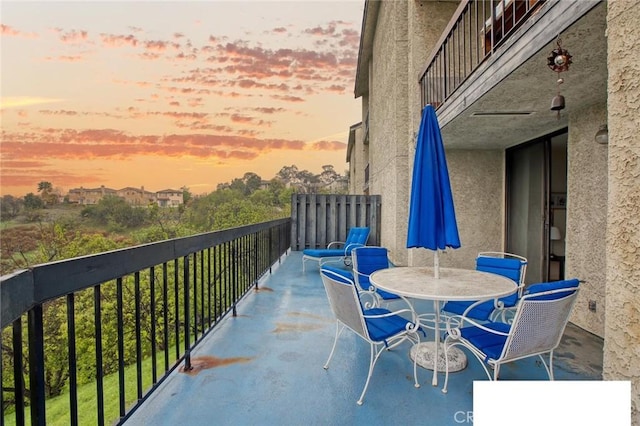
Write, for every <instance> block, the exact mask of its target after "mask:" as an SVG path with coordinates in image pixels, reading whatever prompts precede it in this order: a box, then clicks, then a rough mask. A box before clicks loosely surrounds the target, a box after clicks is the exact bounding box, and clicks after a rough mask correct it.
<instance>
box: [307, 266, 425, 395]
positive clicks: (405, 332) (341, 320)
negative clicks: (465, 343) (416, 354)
mask: <svg viewBox="0 0 640 426" xmlns="http://www.w3.org/2000/svg"><path fill="white" fill-rule="evenodd" d="M320 276H321V277H322V283H323V284H324V288H325V291H326V292H327V298H328V299H329V305H330V306H331V310H332V311H333V314H334V315H335V317H336V334H335V338H334V340H333V347H332V348H331V353H330V354H329V358H328V359H327V362H326V363H325V365H324V369H325V370H327V369H328V368H329V363H330V362H331V358H332V357H333V354H334V352H335V349H336V345H337V343H338V338H339V337H340V335H341V334H342V331H343V330H344V329H345V328H348V329H350V330H351V331H353V332H354V333H355V334H356V335H358V336H360V337H361V338H362V339H363V340H364V341H366V342H367V343H369V346H370V357H369V372H368V374H367V379H366V382H365V384H364V388H363V389H362V393H361V394H360V398H359V399H358V401H357V404H358V405H362V403H363V400H364V395H365V393H366V392H367V388H368V386H369V381H370V380H371V375H372V373H373V369H374V367H375V365H376V362H377V361H378V358H379V357H380V355H381V354H382V352H383V351H385V350H389V349H392V348H394V347H396V346H398V345H400V344H401V343H403V342H405V341H409V342H412V343H414V344H417V343H419V342H420V337H419V336H418V333H417V331H418V330H419V327H418V325H417V316H416V313H415V312H414V311H413V310H412V309H409V308H407V309H401V310H397V311H393V312H392V311H390V310H388V309H385V308H371V309H364V308H363V307H362V304H361V303H360V298H359V296H358V291H357V289H356V286H355V284H354V282H353V281H351V280H349V279H348V278H346V277H345V276H344V275H340V274H337V273H335V272H333V271H330V270H327V269H321V270H320ZM400 314H403V315H407V316H410V318H411V320H408V319H406V318H404V317H402V316H400ZM413 378H414V382H415V387H420V385H419V383H418V377H417V371H416V363H415V361H414V363H413Z"/></svg>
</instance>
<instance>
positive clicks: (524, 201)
mask: <svg viewBox="0 0 640 426" xmlns="http://www.w3.org/2000/svg"><path fill="white" fill-rule="evenodd" d="M567 136H568V135H567V129H563V130H560V131H558V132H555V133H553V134H550V135H547V136H544V137H542V138H540V139H537V140H534V141H531V142H527V143H524V144H522V145H518V146H516V147H513V148H509V149H508V150H507V151H506V172H507V176H506V182H507V188H506V191H507V206H506V211H507V229H506V240H507V241H506V250H507V251H508V252H510V253H515V254H519V255H521V256H525V257H526V258H527V260H528V261H529V264H528V266H527V276H526V280H525V281H526V282H527V283H528V284H531V283H536V282H543V281H549V280H557V279H563V277H564V235H566V210H565V208H566V199H567ZM551 227H553V228H554V232H553V234H551Z"/></svg>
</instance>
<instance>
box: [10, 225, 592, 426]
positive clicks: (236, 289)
mask: <svg viewBox="0 0 640 426" xmlns="http://www.w3.org/2000/svg"><path fill="white" fill-rule="evenodd" d="M290 229H291V228H290V221H289V220H288V219H287V220H282V221H275V222H270V223H267V224H256V225H252V226H249V227H243V228H237V229H234V230H228V231H221V232H219V233H211V234H203V235H201V236H194V237H190V238H188V239H180V240H172V241H170V242H162V243H161V244H159V245H151V246H154V247H153V250H151V248H150V247H147V246H142V247H138V248H132V249H130V250H127V251H125V252H124V253H122V252H111V253H104V254H102V255H98V256H92V257H88V258H79V259H75V260H73V261H71V263H69V262H61V263H59V264H49V265H48V266H47V268H48V270H47V271H45V270H44V269H40V270H38V269H37V268H36V269H35V270H34V271H32V277H33V279H34V282H36V283H38V282H40V283H43V282H45V281H46V282H47V283H49V284H51V285H50V286H49V288H48V289H42V288H38V287H37V286H36V287H32V289H33V288H36V289H37V291H35V292H34V293H33V294H31V296H33V297H35V299H34V300H36V301H37V300H40V299H41V300H44V299H51V298H52V297H61V298H62V299H60V300H63V301H65V302H66V303H67V304H69V303H71V304H72V305H73V303H74V300H75V301H76V302H79V301H80V297H79V296H78V297H75V298H74V296H73V293H66V291H67V290H62V289H61V288H60V287H59V285H61V283H63V282H74V283H75V285H79V284H80V283H83V282H85V281H86V282H88V281H92V283H91V284H90V285H89V291H90V292H91V294H92V298H91V299H90V300H91V302H92V303H91V304H90V305H89V306H87V307H86V309H89V310H91V311H93V313H92V316H93V317H94V318H95V331H94V334H95V336H97V337H96V338H95V345H96V347H95V349H93V350H92V351H91V352H92V353H93V354H94V355H95V365H94V367H95V374H96V375H97V376H96V380H95V381H94V382H93V383H91V384H90V385H88V386H89V387H90V388H91V389H92V393H93V396H92V398H93V399H94V401H95V404H94V406H93V408H92V409H93V415H94V417H93V418H94V421H92V422H91V423H96V424H104V423H112V422H117V423H122V424H130V425H135V424H188V425H197V424H202V425H205V424H206V425H208V424H302V423H309V422H312V423H313V422H314V421H316V420H317V421H319V422H321V423H322V424H344V423H345V422H347V423H351V424H416V423H418V422H421V423H424V422H428V423H430V424H456V423H458V419H457V417H456V416H460V415H461V414H460V413H467V412H470V411H472V408H473V399H472V386H473V385H472V381H473V380H486V379H485V376H484V373H483V371H482V369H481V367H480V366H479V365H478V364H477V363H475V362H474V360H472V359H470V360H469V361H470V362H469V365H468V367H467V368H466V369H464V370H463V371H461V372H458V373H455V374H454V375H453V376H451V378H450V385H449V388H450V389H449V393H448V394H446V395H445V394H443V393H442V392H441V391H440V388H435V387H432V386H431V384H430V380H431V379H430V377H431V376H430V372H429V371H427V370H423V369H421V370H420V371H419V380H420V383H421V384H422V386H421V388H419V389H415V388H414V387H413V382H412V363H411V361H410V360H409V358H408V355H407V353H408V352H407V350H408V347H407V346H401V347H399V348H397V349H395V350H393V352H392V353H390V354H386V355H385V356H384V357H382V358H381V359H380V361H379V362H378V364H377V366H376V370H375V372H374V375H373V378H372V381H371V386H370V389H369V391H368V393H367V395H366V398H365V402H364V405H363V406H358V405H356V403H355V402H356V400H357V398H358V396H359V393H360V391H361V389H362V385H363V383H364V379H365V377H366V373H367V365H366V364H365V363H362V362H361V361H362V359H363V358H364V359H368V356H369V353H368V350H369V349H368V347H367V346H366V345H365V344H363V342H361V341H360V340H359V339H357V338H355V337H354V336H352V335H349V334H345V335H343V336H342V338H341V342H340V346H339V351H338V352H337V354H336V355H335V356H334V359H333V362H332V365H331V368H330V369H329V370H327V371H325V370H324V369H323V368H322V366H323V365H324V362H325V360H326V357H327V355H328V353H329V350H330V348H331V343H332V339H333V333H334V330H335V328H334V322H333V320H332V315H331V312H330V310H329V306H328V303H327V301H326V296H325V294H324V289H323V286H322V283H321V280H320V277H319V274H318V273H317V271H316V270H314V269H313V268H311V269H309V270H308V271H307V272H306V273H302V265H301V252H298V251H293V252H291V251H289V250H288V247H289V245H288V243H289V239H288V235H290V234H288V233H289V232H290ZM198 242H199V243H198ZM187 243H188V244H187ZM169 247H171V250H168V249H169ZM160 248H162V250H159V249H160ZM188 253H191V254H188ZM228 255H231V256H228ZM163 257H166V260H162V258H163ZM145 258H146V259H147V260H144V261H143V260H142V259H145ZM108 259H110V261H108V262H106V263H105V261H106V260H108ZM234 259H235V260H234ZM159 260H162V261H161V263H160V264H159V265H160V266H159V267H158V266H141V262H142V263H145V264H149V263H150V264H152V265H155V262H158V261H159ZM183 262H184V263H183ZM61 264H65V265H66V266H65V267H64V268H62V266H61ZM134 264H135V267H134V266H133V265H134ZM165 264H166V267H165V266H164V265H165ZM149 267H150V268H151V270H150V271H149V272H150V273H149V275H148V277H156V279H155V282H156V285H157V288H156V285H151V287H150V289H153V288H155V289H156V293H155V296H154V295H153V294H154V293H151V299H150V300H156V301H157V302H156V303H155V304H153V303H151V304H148V305H146V304H145V300H146V299H145V298H146V297H149V294H148V293H146V292H143V291H141V290H140V289H141V288H144V287H145V286H147V285H148V284H149V283H153V282H154V279H151V278H150V279H149V280H144V279H141V275H144V273H141V272H140V271H147V270H148V269H147V268H149ZM173 267H175V268H176V269H175V272H173V271H172V268H173ZM105 268H106V269H105ZM165 268H166V269H167V270H168V272H161V271H163V270H165ZM132 269H133V270H137V271H138V273H136V272H133V280H132V281H131V282H129V278H128V274H129V272H130V270H132ZM64 271H66V272H64ZM105 271H111V274H112V275H113V277H114V278H115V283H113V284H111V283H110V280H111V278H112V277H109V276H107V275H105ZM43 272H48V275H42V273H43ZM63 272H64V273H63ZM27 275H28V274H27ZM74 276H75V277H76V279H75V280H74V278H73V277H74ZM78 277H80V278H79V279H78ZM98 282H99V283H102V284H99V285H98V284H97V283H98ZM25 283H27V286H28V281H24V280H23V281H22V282H21V284H22V285H25ZM56 283H57V284H58V287H56V285H53V284H56ZM185 283H186V285H185ZM203 283H205V284H204V285H203ZM211 283H216V285H213V286H212V285H210V284H211ZM12 284H15V282H12V281H11V280H10V279H7V278H6V277H3V281H2V297H3V299H2V303H3V304H2V307H3V312H2V315H3V316H2V325H3V331H5V329H4V328H5V327H7V328H8V329H10V328H13V334H12V339H11V340H12V342H9V341H3V346H5V345H8V346H9V347H13V348H14V349H15V350H19V349H18V348H21V347H22V346H23V345H22V343H24V344H25V345H26V344H27V343H28V345H26V346H28V350H24V352H23V357H24V358H25V359H27V360H28V365H29V366H31V368H30V369H29V370H30V371H33V372H34V373H30V374H29V375H27V378H28V379H27V380H24V381H22V382H20V380H22V379H19V380H18V383H16V384H15V389H19V391H18V392H17V393H16V394H14V393H13V392H11V391H10V390H9V386H7V383H6V382H5V384H4V389H3V393H2V401H3V416H4V417H5V422H6V424H14V422H15V424H25V423H29V418H30V420H31V422H30V423H31V424H45V423H47V422H48V423H53V419H52V418H51V417H50V416H51V413H49V411H48V409H49V407H50V404H51V403H52V401H50V400H49V399H47V398H45V389H44V388H43V387H42V385H43V383H44V374H45V371H47V365H46V364H45V361H44V360H46V356H47V354H45V353H44V345H43V342H42V340H43V338H47V337H48V336H47V335H46V333H44V335H43V324H42V309H43V304H42V303H35V305H34V304H33V301H34V300H31V301H27V296H29V295H28V294H27V292H25V291H21V290H18V289H17V287H12V288H13V289H14V291H13V292H12V293H9V287H10V286H11V285H12ZM85 284H86V283H85ZM110 285H114V286H115V287H118V288H120V289H121V290H123V289H132V290H133V291H134V292H133V293H132V295H131V297H123V296H122V291H116V292H114V293H113V295H112V294H111V293H110V292H111V289H110V288H109V286H110ZM165 290H169V292H170V293H171V292H174V291H175V292H176V293H180V294H183V295H184V299H181V300H182V303H181V304H180V306H177V305H176V306H171V309H169V310H166V309H164V306H167V303H166V300H167V299H166V297H167V295H166V291H165ZM152 291H153V290H152ZM56 293H59V294H58V296H56V295H55V294H56ZM70 295H71V296H70ZM125 295H126V292H125ZM8 296H10V297H11V299H10V300H9V302H11V303H8V302H7V300H6V297H8ZM16 296H18V297H16ZM111 296H115V301H113V300H111V299H110V298H111ZM128 299H133V300H132V301H131V300H128ZM178 299H180V298H178ZM178 299H176V300H178ZM69 300H71V302H69ZM116 302H117V303H116ZM129 302H131V303H132V305H131V306H133V308H134V309H133V314H135V315H134V316H133V317H126V318H128V319H126V320H124V319H121V320H119V321H118V324H119V326H118V328H119V330H120V331H119V332H118V333H117V334H116V335H115V336H113V335H109V336H110V337H113V340H108V338H110V337H108V336H107V334H108V333H107V332H106V330H103V327H102V326H101V324H102V323H103V321H104V318H105V316H108V315H115V316H117V317H118V318H122V312H123V310H122V306H126V305H127V304H128V303H129ZM47 303H49V302H47ZM109 303H110V304H109ZM9 305H10V306H11V307H12V308H11V311H10V312H7V311H6V310H5V308H6V307H7V306H9ZM21 305H24V306H26V307H27V309H25V310H24V311H25V312H27V315H26V316H27V317H28V321H27V325H26V328H27V329H28V331H29V333H28V336H24V342H21V340H20V339H22V337H23V333H21V330H22V327H23V325H24V324H22V323H21V322H20V319H19V318H18V319H17V320H15V319H14V316H15V314H14V312H15V309H14V308H15V307H16V306H18V307H19V306H21ZM107 305H108V309H107V308H106V306H107ZM154 306H157V312H156V309H155V308H154ZM48 308H49V307H47V306H46V305H45V306H44V309H48ZM416 308H417V309H418V310H420V311H422V312H428V311H429V310H431V309H432V308H431V303H426V302H425V303H420V302H418V303H417V304H416ZM61 309H64V308H61ZM174 309H175V312H176V314H175V316H174V315H173V312H174ZM70 311H71V312H74V310H73V309H71V310H70ZM125 311H126V309H125ZM18 312H22V311H18ZM75 312H77V310H76V311H75ZM154 312H155V313H154ZM19 317H20V316H19ZM68 318H70V321H69V323H68V324H66V325H65V328H66V329H68V330H69V335H74V333H76V331H75V329H79V328H80V327H84V326H88V325H87V324H76V325H75V329H74V325H73V323H74V320H73V315H71V316H69V317H68ZM151 318H156V319H157V321H156V323H157V324H158V327H159V328H158V329H157V330H156V329H155V328H153V327H151V331H149V333H148V334H145V336H147V338H148V339H151V340H153V341H155V342H156V345H151V348H152V349H150V350H149V351H147V349H148V348H149V342H145V341H143V339H141V337H140V333H141V332H142V330H143V329H144V330H146V326H144V324H149V325H150V324H154V322H153V321H152V322H150V323H149V322H146V321H148V320H149V319H151ZM167 318H168V319H167ZM129 323H133V325H135V327H134V328H133V329H130V328H129V326H130V325H132V324H129ZM174 323H175V327H173V326H171V324H174ZM11 325H13V327H12V326H11ZM45 326H46V324H45ZM90 327H93V325H91V326H90ZM131 330H133V331H131ZM9 334H10V333H9ZM5 335H6V334H5ZM16 340H17V342H16ZM73 341H74V339H70V340H69V344H68V347H69V356H68V357H69V366H70V367H69V368H70V371H71V374H70V379H69V387H68V389H69V390H70V392H68V393H65V394H63V395H62V396H61V397H59V398H63V399H64V400H65V401H68V409H67V410H66V413H68V414H67V415H68V416H69V417H68V418H66V419H64V420H62V421H60V420H58V421H59V422H61V423H65V424H66V423H69V424H78V422H77V415H78V413H77V408H78V405H77V404H78V399H77V391H78V386H77V385H76V384H75V382H76V379H72V378H71V377H72V376H73V377H74V376H76V375H77V374H76V373H77V372H76V365H75V358H76V353H77V354H78V356H79V355H81V353H80V352H81V351H80V350H78V349H77V348H75V346H74V344H73V343H71V342H73ZM173 341H175V342H176V343H177V344H175V345H173V344H172V343H171V342H173ZM159 343H162V344H163V345H162V346H164V347H169V348H170V350H169V351H164V352H159V351H156V350H157V349H159V348H158V347H157V346H159V345H158V344H159ZM124 345H134V346H137V348H136V353H137V356H136V357H134V360H133V364H132V366H133V367H134V368H135V370H134V371H131V370H126V369H125V366H124V358H123V356H122V353H123V351H124ZM153 348H155V349H153ZM85 350H86V348H85ZM174 351H175V353H174ZM146 353H149V355H143V354H146ZM108 356H115V357H116V358H118V359H119V362H118V367H117V368H116V370H115V372H113V373H112V375H113V374H115V375H116V376H117V377H118V379H117V381H119V386H118V389H119V391H118V392H117V393H118V395H109V396H108V395H106V394H105V385H104V383H105V382H106V381H107V380H109V379H108V378H106V377H103V376H105V374H106V371H104V370H103V369H102V367H103V365H105V362H106V358H107V357H108ZM144 357H147V358H151V359H153V361H154V362H153V363H152V364H153V365H156V364H157V365H159V366H161V367H160V368H158V369H157V370H156V368H155V367H153V370H152V367H151V366H149V364H144V363H143V362H142V358H144ZM18 359H22V357H19V358H18ZM3 361H6V359H5V358H3ZM7 365H8V364H7V363H6V362H3V380H6V377H4V376H5V375H6V373H7V370H6V368H7ZM601 365H602V341H601V340H600V339H599V338H597V337H595V336H593V335H590V334H589V333H586V332H584V331H582V330H580V329H578V328H576V327H571V326H570V327H568V329H567V333H566V335H565V338H564V339H563V342H562V345H561V347H560V348H559V350H558V351H557V354H556V358H555V362H554V366H555V374H556V379H557V380H600V379H601ZM94 367H92V368H94ZM14 368H16V369H17V370H16V371H20V369H21V368H22V365H17V366H16V365H14ZM43 370H44V371H43ZM125 370H126V373H125ZM151 370H152V371H151ZM501 372H502V375H501V377H502V378H503V379H504V380H543V379H545V378H546V375H545V374H546V373H545V371H544V368H543V367H542V366H540V365H539V364H538V363H537V362H536V360H535V359H528V360H522V361H518V362H515V363H512V364H509V365H507V366H505V367H503V370H501ZM19 377H22V375H19ZM145 377H147V379H144V378H145ZM149 377H153V379H149ZM130 386H131V387H132V388H133V392H130V391H129V390H128V389H130ZM125 389H126V390H125ZM27 397H28V398H27ZM11 400H13V401H16V400H18V401H28V400H29V401H30V404H31V406H33V407H36V409H35V410H33V411H30V410H29V406H25V404H18V405H17V406H10V404H9V401H11ZM394 406H395V407H402V408H401V409H399V410H389V407H394ZM465 415H466V414H465ZM14 419H15V420H14ZM80 423H82V422H80Z"/></svg>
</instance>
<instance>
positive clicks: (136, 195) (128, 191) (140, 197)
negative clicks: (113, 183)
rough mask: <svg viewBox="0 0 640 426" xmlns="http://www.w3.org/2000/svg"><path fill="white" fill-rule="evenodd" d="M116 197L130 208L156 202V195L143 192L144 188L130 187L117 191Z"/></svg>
mask: <svg viewBox="0 0 640 426" xmlns="http://www.w3.org/2000/svg"><path fill="white" fill-rule="evenodd" d="M116 195H117V196H118V197H120V198H123V199H124V200H125V201H126V202H127V204H130V205H132V206H148V205H149V204H151V203H155V202H156V194H154V193H153V192H149V191H145V190H144V186H142V187H140V188H132V187H130V186H128V187H126V188H122V189H119V190H118V191H117V192H116Z"/></svg>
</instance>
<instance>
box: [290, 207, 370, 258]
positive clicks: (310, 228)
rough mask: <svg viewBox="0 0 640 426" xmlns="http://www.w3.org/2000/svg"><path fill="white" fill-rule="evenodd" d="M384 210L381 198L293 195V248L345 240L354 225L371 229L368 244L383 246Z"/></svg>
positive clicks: (325, 244) (315, 246)
mask: <svg viewBox="0 0 640 426" xmlns="http://www.w3.org/2000/svg"><path fill="white" fill-rule="evenodd" d="M380 207H381V198H380V195H336V194H293V196H292V197H291V249H292V250H296V251H300V250H304V249H305V248H323V247H326V246H327V244H329V243H330V242H332V241H344V240H345V239H346V238H347V234H348V232H349V229H351V228H352V227H354V226H368V227H369V228H370V229H371V234H370V235H369V241H368V242H367V245H380Z"/></svg>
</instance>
